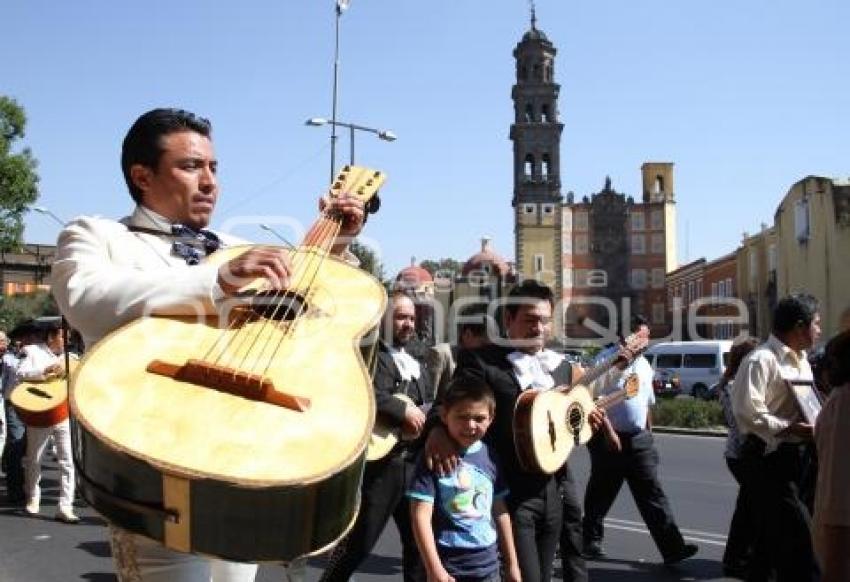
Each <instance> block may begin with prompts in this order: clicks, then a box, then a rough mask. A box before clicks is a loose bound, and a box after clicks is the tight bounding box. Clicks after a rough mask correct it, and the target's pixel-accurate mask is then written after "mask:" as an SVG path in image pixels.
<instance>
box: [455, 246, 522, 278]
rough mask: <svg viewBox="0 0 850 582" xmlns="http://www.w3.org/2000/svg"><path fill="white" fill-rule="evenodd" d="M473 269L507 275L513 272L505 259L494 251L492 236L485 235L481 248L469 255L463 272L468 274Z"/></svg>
mask: <svg viewBox="0 0 850 582" xmlns="http://www.w3.org/2000/svg"><path fill="white" fill-rule="evenodd" d="M473 271H484V272H487V273H493V274H494V275H495V274H497V273H498V274H499V275H501V276H502V277H506V276H507V275H508V274H509V273H510V272H511V268H510V266H509V265H508V263H507V261H505V259H503V258H502V257H501V256H499V255H498V254H496V253H495V252H494V251H493V248H492V246H491V244H490V238H489V237H484V238H482V239H481V250H480V251H479V252H477V253H475V254H474V255H472V256H471V257H469V260H468V261H466V263H465V264H464V265H463V271H462V274H463V275H464V276H466V275H469V274H470V273H471V272H473Z"/></svg>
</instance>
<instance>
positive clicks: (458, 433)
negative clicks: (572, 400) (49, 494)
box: [0, 109, 850, 582]
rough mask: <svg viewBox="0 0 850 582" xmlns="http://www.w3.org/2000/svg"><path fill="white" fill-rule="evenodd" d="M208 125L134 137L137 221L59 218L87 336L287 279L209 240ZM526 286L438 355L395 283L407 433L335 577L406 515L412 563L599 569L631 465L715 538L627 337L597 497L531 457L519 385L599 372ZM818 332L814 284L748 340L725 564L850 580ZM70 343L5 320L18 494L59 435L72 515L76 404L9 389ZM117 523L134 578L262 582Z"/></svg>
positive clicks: (827, 368)
mask: <svg viewBox="0 0 850 582" xmlns="http://www.w3.org/2000/svg"><path fill="white" fill-rule="evenodd" d="M211 131H212V130H211V125H210V123H209V122H208V121H207V120H205V119H203V118H200V117H198V116H196V115H194V114H192V113H189V112H186V111H183V110H177V109H156V110H153V111H150V112H148V113H146V114H144V115H142V116H141V117H140V118H139V119H138V120H137V121H136V122H135V123H134V124H133V126H132V127H131V129H130V131H129V132H128V134H127V136H126V138H125V140H124V143H123V148H122V157H121V166H122V170H123V172H124V177H125V180H126V182H127V186H128V189H129V190H130V194H131V197H132V198H133V201H134V202H135V204H136V206H135V208H134V210H133V211H132V213H131V215H130V216H128V217H127V218H125V219H123V220H121V221H112V220H107V219H103V218H81V219H77V220H76V221H74V222H72V223H71V224H70V225H69V226H68V227H67V228H66V229H65V230H64V231H63V232H62V234H61V236H60V240H59V245H58V258H57V261H56V263H55V265H54V271H53V294H54V296H55V297H56V299H57V302H58V304H59V307H60V310H61V311H62V313H63V315H64V316H65V317H66V318H67V320H68V321H69V322H70V324H71V325H72V326H73V327H74V328H76V329H77V330H78V331H79V332H80V333H81V334H82V338H83V340H84V343H85V344H86V345H87V346H89V347H90V346H94V345H96V344H97V343H98V342H99V341H100V340H101V339H102V338H103V337H104V336H106V335H107V334H109V333H110V332H112V331H113V330H115V329H117V328H118V327H120V326H121V325H123V324H125V323H127V322H130V321H133V320H135V319H137V318H139V317H143V316H145V315H148V314H151V313H154V314H156V313H160V314H168V315H179V314H184V313H196V312H197V311H198V310H199V309H200V310H201V311H208V312H211V313H215V309H216V306H217V304H218V303H220V302H221V301H222V300H223V299H228V298H232V297H235V296H237V294H238V291H239V289H240V288H241V287H242V285H243V284H244V283H245V282H246V281H250V280H253V279H257V278H263V279H265V280H266V281H267V282H268V284H269V286H270V287H271V288H273V289H284V288H285V287H286V285H287V283H288V281H289V277H290V276H291V273H292V265H291V264H290V262H289V259H288V256H287V254H286V253H285V252H283V251H281V250H279V249H274V248H270V247H262V246H256V247H251V248H250V250H248V251H247V252H245V253H244V254H242V255H240V256H238V257H236V258H233V259H231V260H229V261H227V262H226V263H224V264H222V265H221V266H218V267H214V268H211V267H210V266H208V265H206V266H205V265H204V264H203V262H202V261H201V260H200V259H202V258H203V256H204V255H205V254H207V253H210V252H214V251H215V250H216V249H218V248H219V247H220V246H223V245H224V246H226V245H230V244H234V243H236V242H238V241H236V240H235V239H231V238H230V237H227V236H225V235H222V234H217V233H212V232H210V231H207V230H206V227H207V226H208V224H209V222H210V218H211V215H212V212H213V209H214V208H215V204H216V201H217V198H218V184H217V178H216V169H217V160H216V157H215V153H214V150H213V145H212V134H211ZM320 206H321V207H322V208H323V209H325V210H326V211H328V212H333V213H336V214H337V215H338V216H340V217H342V218H341V230H340V237H339V239H338V241H339V242H338V243H337V244H335V245H334V246H333V247H332V248H331V249H329V250H330V252H331V254H333V255H335V256H337V257H339V258H340V259H342V260H344V261H349V262H353V261H356V259H354V258H353V257H352V255H351V254H350V252H349V251H348V249H347V243H348V241H349V240H350V239H351V238H352V237H354V236H356V235H357V234H358V233H359V232H360V230H361V229H362V227H363V223H364V222H365V210H364V204H363V202H362V201H360V200H358V199H356V198H353V197H347V196H342V197H340V198H337V199H334V200H322V201H321V202H320ZM187 232H189V235H188V236H187V234H186V233H187ZM199 263H201V264H200V265H199ZM508 299H509V301H508V302H507V304H506V305H505V306H504V309H503V311H502V313H501V316H500V317H501V321H494V320H493V319H492V318H491V317H490V316H489V315H488V309H487V304H486V303H480V304H474V305H472V306H470V307H469V308H468V309H466V310H464V311H463V312H462V313H461V314H460V317H459V318H458V321H459V326H458V330H457V331H458V336H457V337H458V342H457V344H456V345H448V344H440V345H437V346H433V347H429V348H428V349H427V350H425V353H424V354H423V353H420V352H419V351H417V350H413V349H411V348H412V347H413V342H414V341H415V338H416V311H415V303H414V300H413V299H412V298H411V296H409V295H406V294H405V293H403V292H394V293H391V294H390V296H389V300H388V303H387V308H386V312H385V314H384V318H385V321H384V324H383V325H382V329H383V330H384V333H383V334H382V336H381V338H380V340H379V342H378V345H377V349H376V351H375V366H374V370H373V372H372V386H373V389H374V394H375V403H376V409H377V419H378V420H380V421H381V422H382V423H384V424H385V425H387V426H389V427H390V428H391V429H395V430H396V431H397V433H398V435H399V438H398V442H397V443H396V444H395V445H394V446H393V447H392V449H391V450H390V451H389V452H388V453H387V454H386V455H384V456H383V457H381V458H379V459H376V460H373V461H370V462H369V463H367V464H366V467H365V472H364V474H363V478H362V484H361V488H360V509H359V512H358V513H357V517H356V520H355V521H354V523H353V525H352V527H351V529H350V530H349V531H348V533H347V534H346V535H345V536H344V537H343V539H342V540H340V541H339V543H338V544H336V545H335V547H334V548H333V549H332V550H331V551H330V553H329V554H328V556H327V561H326V568H325V571H324V573H323V575H322V580H325V581H338V582H345V581H347V580H350V579H351V578H352V576H355V575H356V573H357V571H358V568H359V567H360V566H361V565H362V563H363V562H364V560H365V559H366V558H367V557H368V556H369V554H370V552H371V551H372V550H373V548H374V546H375V544H376V543H377V541H378V538H379V537H380V536H381V533H382V532H383V530H384V528H385V526H386V525H387V524H388V522H389V520H390V519H391V518H392V519H393V521H394V522H395V524H396V526H397V528H398V531H399V535H400V538H401V545H402V564H403V566H402V570H403V578H404V580H405V581H406V582H413V581H423V582H424V581H426V580H427V581H439V582H448V581H456V582H491V581H495V580H509V581H511V582H517V581H519V580H524V581H526V582H547V581H548V580H551V579H552V576H553V571H554V565H555V562H556V560H557V554H558V553H560V560H561V564H562V577H563V579H564V580H567V581H586V580H588V579H589V578H588V569H587V564H586V559H588V558H593V559H596V558H600V557H602V556H604V555H605V553H606V552H605V549H604V547H603V545H602V543H603V540H604V528H603V521H604V518H605V516H606V515H607V513H608V511H609V510H610V508H611V506H612V504H613V502H614V501H615V499H616V497H617V495H618V493H619V491H620V489H621V487H622V484H623V483H627V484H628V486H629V489H630V490H631V493H632V496H633V498H634V501H635V504H636V505H637V507H638V510H639V511H640V514H641V516H642V518H643V520H644V521H645V523H646V525H647V528H648V530H649V532H650V534H651V535H652V538H653V540H654V542H655V544H656V546H657V548H658V551H659V554H660V556H661V560H662V561H663V563H664V564H665V565H674V564H677V563H679V562H681V561H683V560H686V559H688V558H690V557H692V556H693V555H694V554H696V553H697V552H698V547H697V546H696V545H694V544H690V543H687V542H686V541H685V539H684V538H683V536H682V533H681V532H680V530H679V528H678V526H677V524H676V520H675V519H674V516H673V511H672V508H671V505H670V502H669V500H668V498H667V496H666V495H665V493H664V491H663V489H662V486H661V483H660V480H659V477H658V464H659V454H658V450H657V449H656V447H655V443H654V440H653V433H652V414H651V409H652V405H653V404H654V402H655V396H654V391H653V388H652V376H653V371H652V368H651V367H650V366H649V364H648V363H647V361H646V360H645V359H644V358H643V357H641V356H639V355H637V356H636V357H635V355H634V354H632V353H630V351H629V348H628V346H625V345H618V346H615V348H614V355H615V356H617V358H616V361H617V362H618V364H617V365H616V366H614V367H612V368H611V369H610V370H608V371H607V372H606V373H603V374H598V375H595V377H594V378H593V380H592V381H591V382H589V383H588V386H587V389H588V390H590V392H591V393H592V394H593V396H594V397H603V396H605V395H608V394H611V393H613V392H614V391H617V390H620V389H621V388H622V387H623V384H624V383H625V382H626V381H627V380H628V381H631V380H633V379H634V378H636V381H637V383H638V389H637V394H636V395H635V396H634V397H633V398H630V399H627V400H625V401H624V402H620V403H618V404H614V405H612V406H611V407H610V408H608V409H607V410H605V409H603V408H601V407H598V408H596V409H595V410H592V411H591V412H590V413H589V418H588V423H589V425H590V426H591V428H592V430H593V433H594V436H593V437H592V438H591V440H590V442H589V445H588V446H589V451H590V458H591V470H590V475H589V480H588V483H587V489H586V491H585V492H584V497H583V503H582V502H581V500H580V496H579V493H578V491H577V487H576V479H575V476H574V474H573V471H572V469H571V466H570V462H569V461H567V462H566V463H565V464H564V465H563V466H561V467H560V468H559V469H558V470H556V471H555V472H554V473H552V474H547V473H543V472H540V471H534V470H531V469H529V467H528V466H526V465H524V464H523V463H522V461H521V459H520V458H519V456H518V453H517V450H516V445H515V443H516V435H515V434H514V430H515V429H514V422H513V421H514V417H513V414H514V409H515V405H516V402H517V399H518V397H519V396H520V395H521V394H522V393H523V392H525V391H528V390H539V391H546V390H551V389H554V388H563V387H568V386H571V385H575V384H578V383H581V382H582V376H583V374H584V373H585V370H583V369H582V368H581V367H580V366H578V365H576V364H574V363H571V362H570V361H569V360H568V359H566V358H565V357H564V356H563V354H560V353H558V352H556V351H553V350H551V349H549V348H548V347H547V346H548V345H549V344H548V340H549V339H550V338H551V337H552V333H553V329H552V326H553V322H554V313H553V311H554V309H555V305H556V299H555V296H554V295H553V292H552V290H551V289H550V288H548V287H547V286H545V285H543V284H541V283H539V282H536V281H533V280H526V281H524V282H522V283H520V284H518V285H517V286H516V287H514V288H513V289H512V290H511V291H510V293H509V297H508ZM625 327H627V328H628V329H626V330H624V334H623V335H627V332H630V333H632V334H638V335H640V336H642V337H644V338H646V339H647V340H648V339H649V338H648V335H649V326H648V325H647V322H646V321H645V320H644V319H642V318H640V317H636V318H634V319H633V320H632V321H630V322H626V323H625ZM494 330H496V331H494ZM819 333H820V330H819V314H818V306H817V302H816V301H815V300H814V298H812V297H810V296H807V295H792V296H789V297H787V298H785V299H783V300H781V301H780V302H779V304H778V305H777V307H776V312H775V317H774V326H773V333H772V334H771V336H770V337H769V338H768V339H767V341H766V342H763V343H759V342H757V341H756V340H747V341H743V342H740V343H738V344H737V345H736V346H735V348H734V349H733V350H732V354H731V359H730V362H729V366H728V368H727V369H726V371H725V374H724V377H723V381H722V384H721V390H720V395H721V401H722V403H723V406H724V412H725V413H726V418H727V422H728V424H729V426H730V430H729V440H728V446H727V450H726V453H725V454H726V459H727V463H728V466H729V469H730V471H731V472H732V474H733V475H734V477H735V479H736V480H737V482H738V483H739V484H740V492H739V496H738V500H737V504H736V506H735V508H734V514H733V518H732V523H731V525H730V533H729V536H728V543H727V548H726V552H725V554H724V559H723V565H724V571H725V573H726V574H727V575H730V576H733V577H738V578H741V579H747V580H752V581H762V580H764V581H767V580H773V579H776V580H779V581H780V582H782V581H785V580H788V581H792V580H793V581H795V582H798V581H805V580H824V581H826V582H835V581H839V580H848V579H850V569H848V563H849V562H850V560H848V556H850V552H848V550H849V549H850V545H848V541H850V533H849V532H850V529H848V528H850V498H848V495H847V493H846V492H847V490H848V487H847V486H848V481H850V475H848V470H847V467H848V464H847V463H845V462H842V453H841V451H842V450H843V449H842V447H841V444H842V443H846V442H847V436H848V430H850V428H848V426H850V425H848V421H847V418H848V413H850V410H847V408H848V406H850V396H848V395H847V391H848V383H849V382H850V368H848V361H850V353H848V349H850V335H848V334H850V332H847V331H845V332H843V333H842V334H840V335H839V336H837V337H836V338H834V339H832V341H830V342H829V344H828V345H827V347H826V351H825V355H824V357H823V359H822V363H821V366H822V368H823V370H824V372H823V374H822V375H821V374H819V375H818V376H819V378H821V377H822V378H823V382H821V383H819V384H817V385H816V384H815V382H814V380H815V377H814V375H813V373H812V370H811V367H810V366H809V363H808V359H807V356H806V350H809V349H811V347H812V346H813V345H814V344H815V343H816V342H817V341H818V337H819ZM64 349H65V348H64V345H63V341H62V334H61V333H60V332H59V329H58V326H56V327H55V328H52V327H51V328H49V329H44V330H43V333H42V334H41V335H40V336H38V337H36V336H35V335H33V336H32V337H30V338H28V339H27V340H26V344H25V345H23V346H21V347H19V348H13V347H11V346H9V342H8V338H7V337H6V336H5V334H2V333H0V351H2V368H0V380H2V392H0V395H2V396H4V397H5V398H6V402H5V405H4V406H3V407H2V409H3V411H4V412H5V415H4V417H3V419H2V420H3V430H2V435H3V438H4V440H3V441H0V442H3V444H4V446H3V448H4V454H3V470H4V471H5V474H6V485H7V494H8V496H9V501H11V502H13V503H18V504H21V505H23V507H24V510H25V511H26V512H27V513H31V514H37V513H38V512H39V511H40V501H41V497H40V490H39V480H40V462H41V457H42V455H43V452H44V450H45V448H46V446H47V443H48V441H50V440H51V439H52V441H53V442H54V443H55V446H56V455H57V459H58V461H59V467H60V471H61V487H60V491H61V492H60V497H59V507H58V511H57V514H56V517H57V519H60V520H62V521H65V522H68V523H73V522H76V521H77V516H76V515H75V514H74V510H73V501H74V466H73V463H72V462H71V446H70V435H69V428H68V421H67V420H63V421H62V422H59V423H58V424H56V425H54V426H50V427H25V426H24V423H22V422H21V420H20V418H19V417H18V415H17V414H16V411H15V409H14V408H13V407H12V406H10V403H9V401H8V397H9V394H10V391H11V390H12V389H13V388H14V387H15V385H16V384H18V383H19V382H21V381H35V382H43V381H50V380H52V379H56V378H60V377H62V376H63V375H64V374H65V364H64V362H65V359H64V358H63V357H62V356H63V352H64ZM420 356H424V357H420ZM791 380H793V381H811V383H812V389H813V390H817V391H819V392H814V394H815V395H816V396H817V394H821V393H822V394H823V395H824V396H826V395H827V394H828V399H827V400H826V402H825V404H824V405H823V409H822V410H821V411H820V416H819V420H818V421H817V422H816V423H814V424H813V423H812V422H810V421H809V420H807V419H806V418H805V417H804V416H802V415H801V412H800V408H799V404H798V402H797V399H796V397H795V393H794V392H792V391H791V390H790V389H789V388H788V386H787V381H791ZM812 513H813V514H814V521H812V518H811V516H812ZM813 524H814V525H813ZM110 537H111V543H112V554H113V558H114V561H115V564H116V570H117V572H118V576H119V579H120V580H121V581H122V582H130V581H133V582H138V581H141V582H160V581H162V582H164V581H169V582H190V581H191V582H200V581H204V582H207V581H213V582H238V581H246V582H247V581H249V580H253V579H254V577H255V575H256V566H255V565H252V564H240V563H234V562H227V561H225V560H221V559H216V558H208V557H204V556H198V555H193V554H188V553H183V552H180V551H178V550H175V549H173V548H167V547H165V546H163V545H161V544H158V543H156V542H154V541H153V540H151V539H148V538H146V537H145V536H143V535H139V534H138V533H133V532H129V531H126V530H124V529H122V528H121V527H118V526H117V525H115V524H112V525H111V526H110ZM303 574H304V560H300V559H299V560H295V561H294V562H292V563H291V564H289V565H288V568H287V571H286V577H287V579H289V580H300V579H302V578H303Z"/></svg>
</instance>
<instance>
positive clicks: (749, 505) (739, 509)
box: [723, 457, 758, 571]
mask: <svg viewBox="0 0 850 582" xmlns="http://www.w3.org/2000/svg"><path fill="white" fill-rule="evenodd" d="M726 465H727V466H728V467H729V472H731V473H732V476H733V477H735V481H737V482H738V499H737V500H736V501H735V512H734V513H733V514H732V521H731V522H730V523H729V535H728V536H727V537H726V549H725V550H724V551H723V565H724V566H726V567H728V568H734V569H737V570H741V571H745V570H746V569H747V565H748V564H749V561H750V554H751V552H752V549H753V542H754V541H755V537H756V511H755V507H756V504H757V503H758V499H757V498H756V497H755V494H756V493H757V491H754V487H753V477H754V475H753V468H752V463H750V462H748V460H747V459H746V458H740V459H733V458H731V457H726Z"/></svg>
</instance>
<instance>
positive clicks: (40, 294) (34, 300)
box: [0, 291, 59, 331]
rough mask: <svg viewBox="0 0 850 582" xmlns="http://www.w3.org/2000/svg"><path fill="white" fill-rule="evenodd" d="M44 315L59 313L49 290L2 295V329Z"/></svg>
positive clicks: (0, 304)
mask: <svg viewBox="0 0 850 582" xmlns="http://www.w3.org/2000/svg"><path fill="white" fill-rule="evenodd" d="M43 315H59V308H58V307H57V306H56V301H55V300H54V299H53V296H52V295H50V293H48V292H47V291H36V292H35V293H27V294H24V295H7V296H5V297H0V329H2V330H4V331H11V330H12V329H14V328H15V327H16V326H17V325H19V324H20V323H23V322H24V321H26V320H28V319H35V318H36V317H41V316H43Z"/></svg>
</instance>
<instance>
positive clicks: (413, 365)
mask: <svg viewBox="0 0 850 582" xmlns="http://www.w3.org/2000/svg"><path fill="white" fill-rule="evenodd" d="M386 319H387V321H386V322H385V327H384V329H385V330H387V331H389V330H391V331H392V339H391V340H390V341H389V342H385V341H383V340H380V341H379V344H378V353H377V362H376V365H375V376H374V379H373V387H374V389H375V404H376V408H377V413H378V416H379V417H380V419H381V420H382V421H383V422H385V423H386V424H388V425H389V426H392V427H396V428H398V429H399V430H401V432H402V434H403V438H402V439H401V440H399V442H398V444H396V446H395V447H394V448H393V449H392V450H391V451H390V452H389V453H388V454H387V455H386V456H385V457H383V458H381V459H376V460H374V461H371V462H369V463H368V464H367V465H366V470H365V472H364V474H363V485H362V488H361V498H360V512H359V513H358V515H357V520H356V521H355V523H354V526H353V528H352V530H351V532H350V533H349V534H348V535H347V536H346V538H345V539H344V540H343V541H342V542H341V543H340V544H339V545H338V546H337V548H336V549H335V550H334V551H333V552H332V553H331V556H330V558H329V560H328V566H327V568H326V569H325V572H324V574H323V575H322V578H321V579H322V580H323V581H331V582H345V581H347V580H348V579H349V578H350V577H351V575H352V574H354V572H356V571H357V568H358V567H359V566H360V564H361V563H362V562H363V560H365V559H366V558H367V557H368V556H369V553H370V552H371V551H372V548H373V547H374V546H375V543H377V541H378V538H379V537H380V536H381V532H383V530H384V527H386V525H387V522H388V521H389V520H390V518H391V517H392V518H393V520H394V521H395V524H396V527H397V528H398V531H399V535H400V537H401V545H402V569H403V571H404V580H405V582H424V580H425V569H424V565H423V564H422V559H421V557H420V556H419V551H418V550H417V548H416V541H415V540H414V538H413V530H412V529H411V525H410V512H409V507H408V503H407V499H405V497H404V494H405V492H406V491H407V488H408V485H409V483H410V480H411V478H412V476H413V470H414V468H415V460H416V452H417V451H418V450H420V449H421V445H420V443H419V441H418V440H417V437H419V436H420V434H421V433H422V428H423V427H424V426H425V412H424V411H423V408H425V407H427V406H428V405H429V404H430V402H431V400H432V398H433V396H432V391H431V380H430V378H429V376H428V370H427V369H426V367H425V366H424V365H423V364H421V363H420V361H419V360H417V359H415V358H414V357H413V356H411V355H410V354H408V353H407V351H406V350H405V346H406V345H407V344H408V342H410V341H411V340H412V339H413V337H414V335H415V327H416V325H415V321H416V313H415V309H414V304H413V301H412V300H411V299H410V297H409V296H407V295H405V294H404V293H401V292H395V293H394V294H393V295H392V296H391V297H390V301H389V305H388V306H387V317H386ZM400 394H403V395H405V396H407V397H408V398H410V399H411V400H412V401H413V402H414V404H410V403H408V402H405V401H404V400H401V399H400V398H397V397H396V396H397V395H400Z"/></svg>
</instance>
